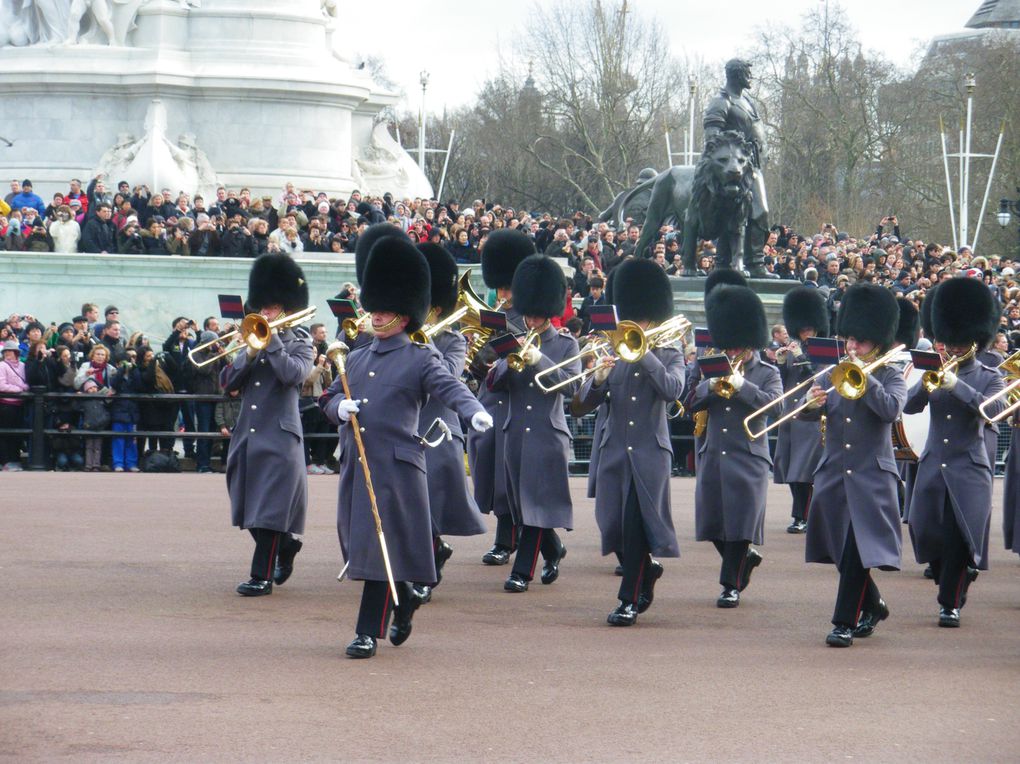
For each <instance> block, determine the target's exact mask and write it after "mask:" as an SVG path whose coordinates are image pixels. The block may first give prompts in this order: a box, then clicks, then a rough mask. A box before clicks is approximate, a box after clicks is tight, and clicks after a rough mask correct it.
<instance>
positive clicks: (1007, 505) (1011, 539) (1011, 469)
mask: <svg viewBox="0 0 1020 764" xmlns="http://www.w3.org/2000/svg"><path fill="white" fill-rule="evenodd" d="M1009 421H1010V422H1011V423H1012V424H1013V426H1012V427H1010V428H1009V429H1010V436H1009V452H1008V453H1007V454H1006V477H1005V479H1004V480H1003V481H1002V534H1003V537H1004V540H1005V542H1006V549H1009V550H1010V551H1012V552H1016V553H1017V554H1020V511H1018V510H1020V495H1018V492H1020V451H1018V450H1017V447H1018V445H1020V442H1018V438H1017V431H1018V430H1020V427H1017V420H1016V417H1010V419H1009Z"/></svg>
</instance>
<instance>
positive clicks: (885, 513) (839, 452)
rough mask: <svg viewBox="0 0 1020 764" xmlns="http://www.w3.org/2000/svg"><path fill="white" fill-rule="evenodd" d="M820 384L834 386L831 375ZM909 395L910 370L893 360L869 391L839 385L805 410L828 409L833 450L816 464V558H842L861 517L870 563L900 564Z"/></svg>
mask: <svg viewBox="0 0 1020 764" xmlns="http://www.w3.org/2000/svg"><path fill="white" fill-rule="evenodd" d="M819 384H820V386H821V387H822V388H827V387H829V386H830V384H831V382H830V378H829V375H828V374H825V375H823V378H822V380H821V381H820V383H819ZM906 400H907V383H906V382H905V381H904V379H903V375H902V374H901V373H900V370H899V369H897V368H895V367H893V366H888V365H887V366H882V367H880V368H879V369H877V370H876V371H875V372H874V373H873V374H870V375H868V382H867V391H866V392H865V393H864V395H863V396H862V397H861V398H859V399H858V400H855V401H853V400H849V399H847V398H843V397H842V396H841V395H840V394H839V393H837V392H835V391H832V392H830V393H829V395H828V397H827V398H826V400H825V404H824V405H823V406H821V407H820V408H817V409H808V410H807V411H805V412H804V413H802V414H800V416H801V417H804V418H805V419H818V418H819V417H820V416H821V415H822V414H823V413H824V414H826V427H825V451H824V453H823V454H822V461H821V462H819V464H818V469H817V470H815V481H814V482H815V488H814V494H813V495H812V499H811V514H810V515H809V516H808V526H807V542H806V547H805V559H806V560H807V561H808V562H826V563H830V564H832V565H838V564H839V562H840V560H841V559H842V557H843V547H844V546H845V545H846V539H847V532H848V531H849V530H850V526H851V524H853V531H854V538H855V539H856V541H857V549H858V551H859V552H860V555H861V563H862V564H863V566H864V567H865V568H882V569H885V570H899V567H900V554H901V547H902V543H903V538H902V535H901V532H900V508H899V499H898V498H897V492H896V488H897V484H898V483H899V479H900V475H899V471H898V470H897V469H896V460H895V459H894V458H893V447H892V424H893V422H895V421H896V418H897V417H899V415H900V413H901V412H902V411H903V404H904V403H906Z"/></svg>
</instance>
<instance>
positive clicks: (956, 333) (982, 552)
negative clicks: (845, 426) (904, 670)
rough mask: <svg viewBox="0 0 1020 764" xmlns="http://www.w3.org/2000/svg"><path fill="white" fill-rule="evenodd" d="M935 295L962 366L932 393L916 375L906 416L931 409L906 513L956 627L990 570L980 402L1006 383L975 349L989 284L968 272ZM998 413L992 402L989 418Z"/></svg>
mask: <svg viewBox="0 0 1020 764" xmlns="http://www.w3.org/2000/svg"><path fill="white" fill-rule="evenodd" d="M933 299H934V302H933V304H932V325H933V327H934V329H935V338H936V340H937V341H938V342H939V343H941V344H943V345H944V346H945V354H944V357H945V358H946V359H947V360H948V358H953V357H955V358H956V359H957V360H958V366H957V368H956V370H955V371H953V370H946V371H943V372H942V381H941V384H940V385H939V387H938V388H937V389H936V390H935V391H933V392H931V393H929V392H928V391H927V389H926V388H925V386H924V385H923V384H922V381H921V380H918V382H917V383H916V384H914V386H913V387H912V388H911V390H910V393H909V397H908V398H907V403H906V407H905V408H904V412H905V413H907V414H917V413H920V412H921V411H924V409H925V408H926V407H927V408H928V409H929V412H930V415H931V425H930V427H929V430H928V440H927V442H926V443H925V445H924V451H923V452H922V453H921V458H920V460H919V462H918V465H917V478H916V482H915V483H914V490H913V492H912V493H911V495H910V497H909V500H910V509H909V513H908V517H909V518H910V519H909V525H910V538H911V541H912V542H913V545H914V554H915V556H916V558H917V561H918V562H921V563H931V567H932V572H933V574H934V576H935V580H936V582H937V583H938V587H939V591H938V603H939V620H938V624H939V626H944V627H957V626H959V625H960V609H961V608H962V607H963V605H964V603H965V602H966V601H967V589H968V587H969V586H970V583H971V582H972V581H973V580H974V579H975V578H976V577H977V571H978V570H987V569H988V532H989V526H990V525H991V517H992V469H993V464H992V463H991V462H989V459H988V451H987V450H986V448H985V442H984V435H983V432H984V429H985V427H984V425H985V421H984V419H983V417H982V416H981V413H980V411H979V410H978V407H979V406H980V405H981V404H982V403H984V402H985V400H986V399H987V398H989V397H991V396H994V395H995V394H996V393H997V392H999V391H1000V390H1002V387H1003V383H1002V377H1001V376H1000V375H999V372H998V370H997V369H995V368H991V367H988V366H985V365H984V364H982V363H980V362H978V361H977V359H976V358H975V354H976V353H977V352H978V351H979V350H982V349H984V348H985V347H987V346H988V344H989V343H990V342H991V340H992V338H993V337H994V336H995V331H996V327H997V326H998V323H999V311H998V310H997V306H996V304H995V300H994V299H993V298H992V295H991V292H989V291H988V287H987V286H986V285H985V284H984V283H982V282H981V281H978V280H976V279H970V278H966V277H959V278H953V279H950V280H949V281H944V282H942V283H941V284H940V285H939V288H938V291H937V292H936V294H935V297H934V298H933ZM1001 410H1002V406H1001V405H999V406H994V407H989V411H988V413H989V416H994V415H995V414H996V413H997V412H998V411H1001Z"/></svg>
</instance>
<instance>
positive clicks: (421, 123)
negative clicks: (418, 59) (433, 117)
mask: <svg viewBox="0 0 1020 764" xmlns="http://www.w3.org/2000/svg"><path fill="white" fill-rule="evenodd" d="M418 81H419V82H421V114H420V115H419V116H418V168H419V169H420V170H421V171H422V172H425V88H427V87H428V84H429V73H428V72H426V71H425V70H424V69H422V71H421V74H420V75H419V79H418Z"/></svg>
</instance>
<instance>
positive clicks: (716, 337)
mask: <svg viewBox="0 0 1020 764" xmlns="http://www.w3.org/2000/svg"><path fill="white" fill-rule="evenodd" d="M705 312H706V315H707V317H708V330H709V332H710V333H711V335H712V342H713V344H714V345H715V346H716V347H717V348H719V350H720V351H722V352H724V353H725V354H726V355H727V356H728V357H729V359H730V363H731V364H732V365H734V366H736V365H737V364H738V363H740V364H742V369H741V370H740V371H736V372H734V373H733V374H732V375H731V376H730V377H728V378H726V380H727V382H728V384H729V385H731V386H732V388H733V390H734V393H733V395H732V397H729V398H727V397H724V395H723V394H721V393H722V392H725V391H726V388H725V386H724V385H721V384H720V381H721V380H719V379H703V380H701V382H699V383H698V387H697V390H696V391H695V393H694V400H693V401H692V406H691V407H692V410H693V411H695V412H698V411H707V412H708V425H707V429H706V431H705V440H704V443H703V444H702V445H701V450H700V455H699V458H698V476H697V487H696V489H695V496H694V509H695V530H696V538H697V540H698V541H711V542H712V543H713V544H715V548H716V550H717V551H718V552H719V556H720V557H721V558H722V565H721V569H720V571H719V583H720V584H721V585H722V587H723V589H722V593H721V594H720V595H719V598H718V599H717V600H716V605H717V606H718V607H721V608H735V607H737V606H738V605H739V604H740V592H741V591H743V590H744V589H745V588H747V585H748V583H750V580H751V573H752V572H753V571H754V569H755V567H757V566H758V565H759V564H761V561H762V556H761V554H760V553H759V552H758V551H757V550H756V549H753V548H751V544H752V543H754V544H761V543H762V542H763V541H764V534H763V525H764V521H765V497H766V494H767V493H768V479H769V469H770V468H771V467H772V459H771V458H770V456H769V445H768V440H767V439H765V438H759V439H758V440H755V441H752V440H750V439H749V438H748V437H747V434H746V433H745V432H744V425H743V421H744V418H745V417H746V416H747V415H748V414H750V413H751V412H753V411H755V410H757V409H760V408H762V407H763V406H765V405H767V404H768V403H770V402H772V401H774V400H775V399H776V398H778V397H779V396H780V395H781V394H782V390H783V383H782V381H781V380H780V378H779V370H778V369H777V368H776V367H775V366H772V365H771V364H768V363H765V362H764V361H762V360H761V359H760V358H759V355H758V351H759V350H761V349H762V348H764V347H765V345H766V343H767V342H768V326H767V324H766V319H765V307H764V306H763V305H762V302H761V300H760V299H759V298H758V295H756V294H755V293H754V292H752V291H751V290H750V289H749V288H748V287H743V286H728V285H722V286H717V287H715V288H714V289H712V291H711V292H709V293H708V295H707V296H706V298H705Z"/></svg>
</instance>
